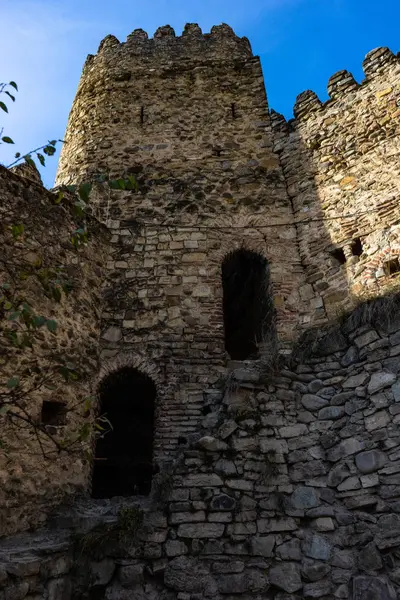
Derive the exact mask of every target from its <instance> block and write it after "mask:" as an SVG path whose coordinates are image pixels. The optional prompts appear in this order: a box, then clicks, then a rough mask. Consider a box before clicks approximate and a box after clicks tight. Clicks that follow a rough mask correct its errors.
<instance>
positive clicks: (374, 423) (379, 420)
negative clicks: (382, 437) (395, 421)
mask: <svg viewBox="0 0 400 600" xmlns="http://www.w3.org/2000/svg"><path fill="white" fill-rule="evenodd" d="M390 420H391V419H390V415H389V414H388V413H387V412H386V411H385V410H381V411H379V412H376V413H374V414H373V415H371V416H369V417H366V418H365V428H366V430H367V431H374V430H375V429H380V428H381V427H386V425H388V423H390Z"/></svg>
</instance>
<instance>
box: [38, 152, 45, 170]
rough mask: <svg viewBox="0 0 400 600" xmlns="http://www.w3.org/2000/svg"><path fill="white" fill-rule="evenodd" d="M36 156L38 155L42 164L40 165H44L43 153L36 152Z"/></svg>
mask: <svg viewBox="0 0 400 600" xmlns="http://www.w3.org/2000/svg"><path fill="white" fill-rule="evenodd" d="M36 156H37V157H38V159H39V162H40V164H41V165H42V167H45V166H46V162H45V160H44V156H43V154H40V152H36Z"/></svg>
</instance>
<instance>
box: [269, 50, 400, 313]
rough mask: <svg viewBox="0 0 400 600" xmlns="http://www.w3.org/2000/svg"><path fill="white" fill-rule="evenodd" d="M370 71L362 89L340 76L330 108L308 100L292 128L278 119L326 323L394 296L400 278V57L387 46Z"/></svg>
mask: <svg viewBox="0 0 400 600" xmlns="http://www.w3.org/2000/svg"><path fill="white" fill-rule="evenodd" d="M363 69H364V73H365V80H364V81H363V82H362V83H361V84H359V83H357V82H356V81H355V80H354V78H353V76H352V75H351V73H349V72H347V71H340V72H339V73H336V74H335V75H333V76H332V77H331V79H330V80H329V83H328V93H329V100H328V101H327V102H325V103H324V104H322V103H321V101H320V100H319V98H318V97H317V96H316V95H315V94H314V93H313V92H311V91H307V92H304V93H303V94H300V96H299V97H298V99H297V102H296V105H295V107H294V114H295V119H294V120H293V121H290V122H289V123H286V122H285V121H284V119H283V118H282V117H281V116H280V115H278V114H276V113H273V114H272V122H273V130H274V136H275V137H274V140H275V146H274V149H275V151H276V152H277V153H278V154H279V157H280V160H281V165H282V168H283V171H284V174H285V178H286V182H287V190H288V194H289V196H290V198H291V202H292V204H293V211H294V218H295V220H296V222H297V225H296V227H297V233H298V238H297V239H298V243H299V248H300V255H301V260H302V263H303V265H304V268H305V273H306V278H307V288H306V289H303V290H301V294H302V296H303V297H307V296H308V297H310V298H313V297H314V296H315V295H316V294H317V295H318V296H319V297H320V298H321V299H322V302H323V306H322V305H321V307H320V308H319V315H318V316H317V320H316V322H318V320H323V319H324V318H325V317H326V315H327V316H328V317H330V318H335V316H336V317H337V316H338V313H340V310H341V309H342V310H343V308H347V309H348V307H349V306H350V305H351V301H352V300H353V302H354V300H357V299H359V300H360V299H363V298H365V297H367V296H377V295H379V294H382V293H384V291H385V290H387V289H388V288H389V287H390V273H391V274H394V273H397V272H398V264H397V263H398V256H399V249H400V246H399V228H398V219H399V212H398V198H399V186H400V181H399V168H398V161H399V153H400V137H399V128H400V61H399V57H398V56H395V55H394V54H393V53H392V52H391V51H390V50H388V49H387V48H378V49H376V50H373V51H371V52H370V53H369V54H368V55H367V56H366V58H365V60H364V63H363ZM303 220H304V221H305V223H304V224H302V221H303ZM344 261H345V262H344ZM388 261H392V265H391V267H390V266H389V265H388V264H387V263H388Z"/></svg>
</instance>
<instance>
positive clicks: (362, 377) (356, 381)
mask: <svg viewBox="0 0 400 600" xmlns="http://www.w3.org/2000/svg"><path fill="white" fill-rule="evenodd" d="M368 379H369V375H368V373H359V374H358V375H352V376H351V377H349V378H348V379H346V381H344V382H343V384H342V385H343V388H344V389H345V390H346V389H349V388H357V387H359V386H361V385H364V384H365V383H366V382H367V381H368Z"/></svg>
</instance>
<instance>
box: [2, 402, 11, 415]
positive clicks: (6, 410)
mask: <svg viewBox="0 0 400 600" xmlns="http://www.w3.org/2000/svg"><path fill="white" fill-rule="evenodd" d="M10 408H11V407H10V406H7V405H6V404H3V406H2V407H0V415H5V414H6V413H7V412H8V411H9V410H10Z"/></svg>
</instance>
